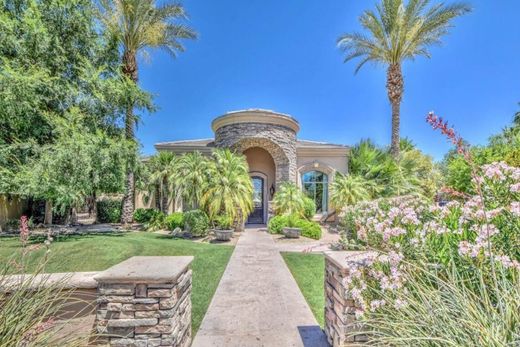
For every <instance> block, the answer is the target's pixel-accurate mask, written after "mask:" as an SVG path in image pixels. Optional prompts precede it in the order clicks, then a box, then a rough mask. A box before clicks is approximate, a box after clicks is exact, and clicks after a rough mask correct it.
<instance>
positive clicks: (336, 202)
mask: <svg viewBox="0 0 520 347" xmlns="http://www.w3.org/2000/svg"><path fill="white" fill-rule="evenodd" d="M367 185H368V182H367V180H365V179H364V178H363V177H361V176H357V175H343V174H341V173H337V174H336V177H335V179H334V181H333V182H332V183H331V184H330V202H331V204H332V205H333V206H334V207H335V208H336V209H338V210H341V209H343V208H345V207H347V206H350V205H355V204H357V203H358V202H360V201H363V200H368V199H370V192H369V190H368V188H367Z"/></svg>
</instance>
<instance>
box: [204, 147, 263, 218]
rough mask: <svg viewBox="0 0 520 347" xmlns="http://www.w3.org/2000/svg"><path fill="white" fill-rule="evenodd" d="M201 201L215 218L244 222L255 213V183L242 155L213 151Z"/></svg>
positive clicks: (227, 150)
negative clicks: (219, 216)
mask: <svg viewBox="0 0 520 347" xmlns="http://www.w3.org/2000/svg"><path fill="white" fill-rule="evenodd" d="M201 202H202V204H203V205H204V207H205V208H206V210H207V211H208V214H209V216H210V217H212V218H214V217H216V216H218V215H219V214H222V215H224V216H226V217H229V218H230V219H231V220H233V221H236V222H237V223H243V222H244V221H245V218H246V217H247V216H248V215H249V213H251V211H252V210H253V183H252V181H251V178H250V177H249V167H248V165H247V161H246V158H245V157H244V156H243V155H238V154H235V153H233V152H231V151H230V150H229V149H219V150H216V151H215V152H213V160H212V161H211V162H210V165H209V180H208V184H207V186H206V189H205V191H204V194H203V195H202V200H201Z"/></svg>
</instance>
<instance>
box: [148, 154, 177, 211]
mask: <svg viewBox="0 0 520 347" xmlns="http://www.w3.org/2000/svg"><path fill="white" fill-rule="evenodd" d="M150 170H151V175H150V183H151V184H152V186H153V188H154V195H155V204H156V206H157V207H158V209H159V210H160V211H162V212H164V213H167V212H168V200H169V198H170V197H171V196H172V195H173V187H172V184H171V183H172V180H171V179H170V178H171V177H172V175H175V171H176V170H175V155H174V154H173V153H172V152H165V151H161V152H159V153H157V154H156V155H154V156H153V157H152V158H151V159H150Z"/></svg>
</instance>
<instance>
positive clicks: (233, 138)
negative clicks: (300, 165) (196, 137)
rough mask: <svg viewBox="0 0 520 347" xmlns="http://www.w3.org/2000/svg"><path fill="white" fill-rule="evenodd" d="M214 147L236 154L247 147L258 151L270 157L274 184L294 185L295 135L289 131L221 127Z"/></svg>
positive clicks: (271, 127)
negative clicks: (273, 164)
mask: <svg viewBox="0 0 520 347" xmlns="http://www.w3.org/2000/svg"><path fill="white" fill-rule="evenodd" d="M215 145H216V146H217V147H224V148H232V149H235V150H237V151H238V152H240V153H242V152H243V151H245V150H246V149H248V148H251V147H261V148H263V149H265V150H266V151H267V152H269V154H271V156H272V157H273V160H274V163H275V165H276V184H277V185H279V184H280V183H281V182H283V181H292V182H295V183H296V170H297V167H296V165H297V164H296V133H295V132H294V131H293V130H292V129H289V128H287V127H285V126H281V125H275V124H262V123H237V124H230V125H225V126H223V127H221V128H218V129H217V130H216V132H215Z"/></svg>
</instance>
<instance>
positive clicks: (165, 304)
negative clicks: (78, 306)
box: [95, 257, 193, 347]
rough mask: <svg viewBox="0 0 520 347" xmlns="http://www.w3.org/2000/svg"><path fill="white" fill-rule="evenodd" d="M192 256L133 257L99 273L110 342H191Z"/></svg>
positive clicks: (104, 339) (100, 314)
mask: <svg viewBox="0 0 520 347" xmlns="http://www.w3.org/2000/svg"><path fill="white" fill-rule="evenodd" d="M192 259H193V257H133V258H130V259H128V260H126V261H125V262H123V263H120V264H118V265H116V266H114V267H112V268H110V269H109V270H107V271H105V272H103V273H101V274H100V275H98V276H96V277H95V279H96V281H97V282H98V305H97V317H96V327H97V332H98V333H99V334H101V335H102V336H101V337H100V338H99V339H98V341H97V344H103V345H107V346H135V347H151V346H176V347H177V346H179V347H181V346H182V347H184V346H189V345H190V344H191V287H192V286H191V282H192V279H191V270H190V269H189V264H190V263H191V261H192Z"/></svg>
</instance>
